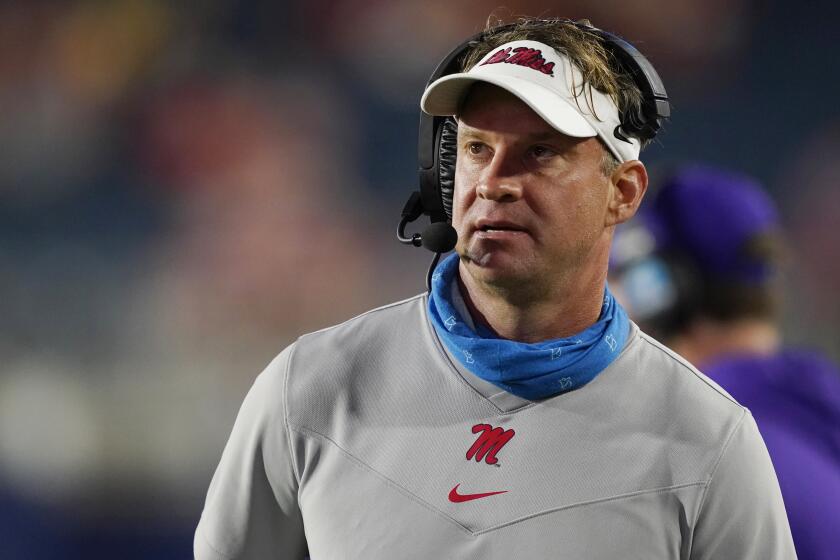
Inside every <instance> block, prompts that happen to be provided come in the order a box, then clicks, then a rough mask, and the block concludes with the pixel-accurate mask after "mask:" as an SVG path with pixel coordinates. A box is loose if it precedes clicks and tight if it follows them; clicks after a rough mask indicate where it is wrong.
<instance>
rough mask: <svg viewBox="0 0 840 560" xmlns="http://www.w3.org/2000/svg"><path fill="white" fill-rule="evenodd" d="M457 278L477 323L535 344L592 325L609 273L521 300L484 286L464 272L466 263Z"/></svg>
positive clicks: (465, 300)
mask: <svg viewBox="0 0 840 560" xmlns="http://www.w3.org/2000/svg"><path fill="white" fill-rule="evenodd" d="M456 278H457V280H458V286H459V288H460V289H461V294H462V295H463V298H464V303H465V304H466V306H467V309H468V310H469V312H470V315H471V316H472V318H473V320H474V321H475V322H476V323H478V324H482V325H484V326H485V327H487V328H489V329H491V330H492V331H493V332H495V333H496V334H497V335H498V336H500V337H502V338H506V339H509V340H516V341H519V342H528V343H533V342H540V341H543V340H551V339H556V338H566V337H569V336H572V335H574V334H576V333H579V332H581V331H583V330H585V329H586V328H588V327H589V326H591V325H593V324H594V323H595V322H596V321H597V320H598V317H599V316H600V314H601V308H602V305H603V302H604V285H605V282H606V273H605V272H604V273H602V274H600V275H598V274H592V275H591V276H590V277H587V278H576V279H575V280H576V281H574V282H571V281H568V282H563V283H560V284H559V285H556V286H553V287H552V289H549V290H543V291H542V292H541V293H540V294H539V295H536V294H533V293H530V294H528V295H527V296H522V297H517V294H511V293H507V292H506V293H500V292H499V291H497V290H493V289H491V288H489V287H487V286H483V285H482V284H480V283H478V282H476V281H475V279H474V278H473V277H472V276H471V275H470V274H469V273H468V272H465V271H464V269H463V264H461V268H460V270H459V274H458V275H457V276H456Z"/></svg>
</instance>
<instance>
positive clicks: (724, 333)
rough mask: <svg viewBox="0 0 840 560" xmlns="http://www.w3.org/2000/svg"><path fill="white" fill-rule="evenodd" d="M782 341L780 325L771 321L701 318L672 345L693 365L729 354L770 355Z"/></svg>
mask: <svg viewBox="0 0 840 560" xmlns="http://www.w3.org/2000/svg"><path fill="white" fill-rule="evenodd" d="M780 344H781V337H780V334H779V329H778V327H777V326H776V325H775V324H774V323H773V322H772V321H768V320H760V319H743V320H740V321H735V322H718V321H711V320H698V321H696V322H695V323H694V324H692V325H691V326H690V327H689V328H688V329H687V331H686V332H685V333H683V334H681V335H679V336H677V337H675V338H674V339H673V340H672V341H671V344H669V346H671V348H672V349H673V350H674V351H675V352H677V353H678V354H680V355H681V356H683V357H684V358H685V359H686V360H688V361H689V362H691V363H693V364H697V365H701V366H702V365H703V364H704V363H706V362H709V361H711V360H712V359H714V358H716V357H718V356H722V355H726V354H735V353H738V354H743V353H746V354H758V355H768V354H772V353H774V352H776V351H777V350H778V349H779V345H780Z"/></svg>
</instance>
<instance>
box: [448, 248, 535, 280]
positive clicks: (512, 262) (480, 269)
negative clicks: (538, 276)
mask: <svg viewBox="0 0 840 560" xmlns="http://www.w3.org/2000/svg"><path fill="white" fill-rule="evenodd" d="M461 266H462V267H466V272H467V274H469V275H470V276H472V277H473V278H474V279H475V280H477V281H479V282H481V283H483V284H487V285H490V286H495V287H499V288H502V287H514V286H517V285H519V286H521V285H522V283H523V282H526V281H528V280H529V276H530V275H531V274H532V272H533V270H531V267H528V266H526V264H525V263H524V262H523V260H522V259H521V258H516V257H514V255H511V254H508V253H507V252H505V251H481V252H478V251H467V252H465V253H461Z"/></svg>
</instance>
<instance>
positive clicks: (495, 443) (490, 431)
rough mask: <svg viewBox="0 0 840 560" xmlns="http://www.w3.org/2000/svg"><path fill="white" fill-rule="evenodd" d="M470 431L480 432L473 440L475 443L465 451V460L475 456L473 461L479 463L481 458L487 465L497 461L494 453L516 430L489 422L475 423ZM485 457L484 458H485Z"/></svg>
mask: <svg viewBox="0 0 840 560" xmlns="http://www.w3.org/2000/svg"><path fill="white" fill-rule="evenodd" d="M472 432H473V433H474V434H477V433H478V432H481V435H480V436H478V439H477V440H475V443H474V444H473V445H472V447H470V449H469V451H467V461H469V460H470V459H472V458H473V457H475V461H476V462H477V463H480V462H481V460H482V459H484V460H485V462H486V463H487V464H488V465H495V464H496V463H498V462H499V460H498V459H496V453H498V452H499V450H500V449H501V448H502V447H504V446H505V444H506V443H507V442H509V441H510V438H512V437H513V436H514V434H515V433H516V432H514V431H513V430H504V429H502V428H494V427H493V426H491V425H490V424H476V425H475V426H473V427H472ZM485 457H486V459H485Z"/></svg>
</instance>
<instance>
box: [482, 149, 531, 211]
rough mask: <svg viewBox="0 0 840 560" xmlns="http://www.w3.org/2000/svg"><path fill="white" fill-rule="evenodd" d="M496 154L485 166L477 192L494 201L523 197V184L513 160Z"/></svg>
mask: <svg viewBox="0 0 840 560" xmlns="http://www.w3.org/2000/svg"><path fill="white" fill-rule="evenodd" d="M505 159H506V158H504V157H503V156H502V154H498V153H497V154H496V157H494V158H493V161H492V162H491V163H490V165H488V166H487V167H486V168H484V171H483V173H482V174H481V178H480V180H479V183H478V186H477V189H476V192H477V194H478V196H479V197H481V198H484V199H486V200H492V201H494V202H514V201H516V200H519V199H520V198H522V184H521V183H520V181H519V177H518V173H517V171H516V170H515V169H514V167H515V165H512V162H508V161H505Z"/></svg>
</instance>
